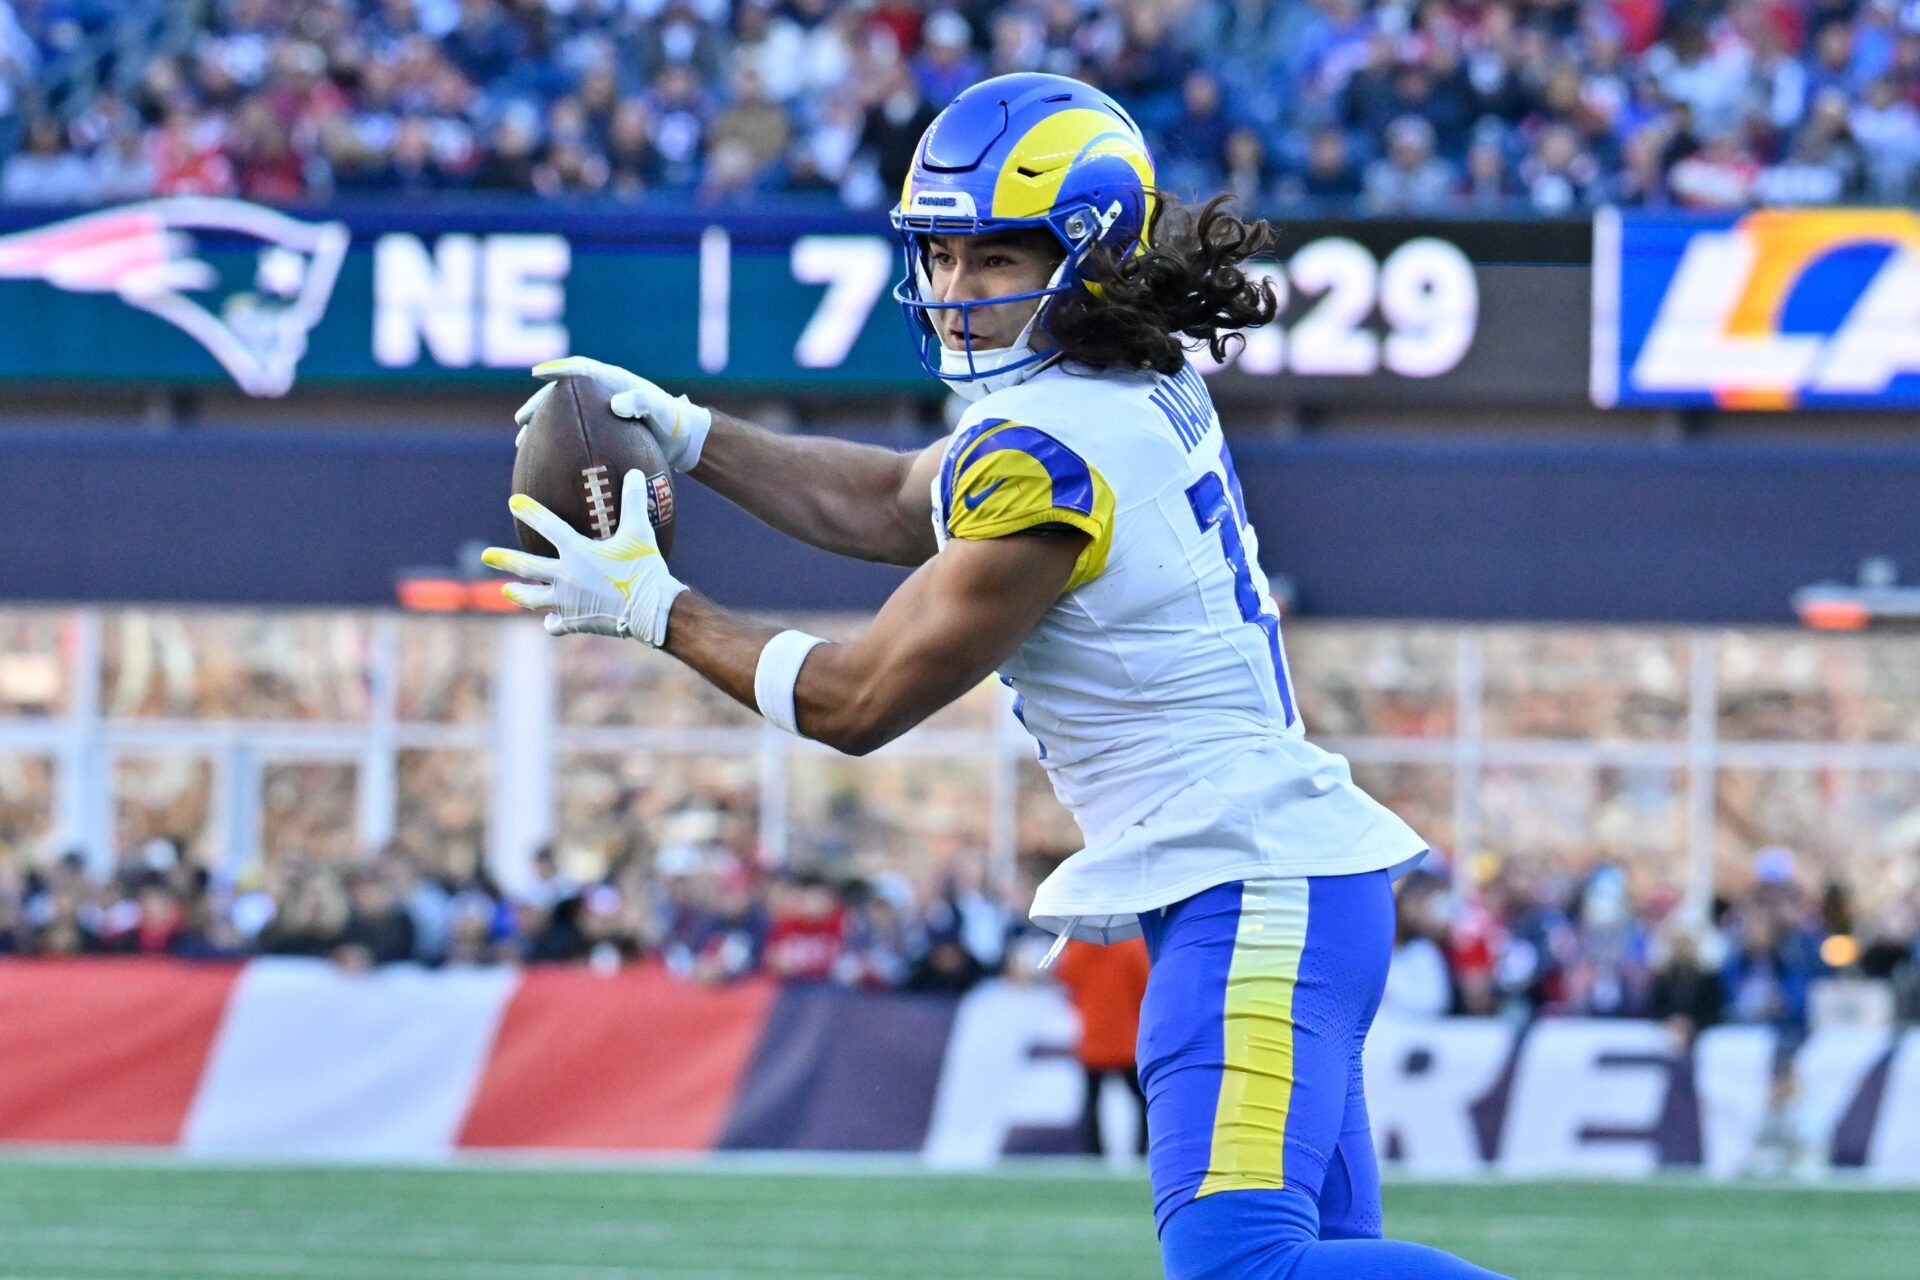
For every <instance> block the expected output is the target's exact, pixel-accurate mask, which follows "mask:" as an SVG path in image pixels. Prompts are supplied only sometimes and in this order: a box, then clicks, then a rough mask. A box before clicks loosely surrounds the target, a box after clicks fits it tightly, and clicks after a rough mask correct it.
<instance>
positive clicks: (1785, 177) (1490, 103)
mask: <svg viewBox="0 0 1920 1280" xmlns="http://www.w3.org/2000/svg"><path fill="white" fill-rule="evenodd" d="M121 7H122V6H118V5H116V4H113V3H110V2H109V0H0V134H4V133H5V132H8V130H6V129H5V128H4V126H5V125H6V124H7V123H8V122H9V120H10V121H11V122H12V128H11V130H10V132H11V133H12V135H13V136H14V139H15V141H14V144H13V154H12V155H11V156H9V157H8V158H6V160H5V162H4V165H0V202H13V203H27V202H34V203H43V204H56V203H57V204H85V203H92V202H98V201H111V200H124V199H131V198H136V197H141V196H146V195H151V194H155V193H158V194H164V195H177V194H223V195H224V194H235V195H240V196H243V197H246V198H248V199H253V200H260V201H266V202H270V203H299V202H311V201H321V200H326V199H330V198H333V197H376V198H377V197H388V198H392V197H405V198H409V199H412V198H417V197H421V196H425V195H437V194H439V193H446V192H472V193H525V192H534V193H538V194H540V195H542V196H546V197H573V198H586V199H611V200H632V199H636V198H639V197H642V196H646V195H648V194H649V193H664V194H666V195H667V196H669V197H670V198H673V199H679V200H686V199H689V198H692V199H697V200H699V201H701V202H703V203H707V204H726V203H729V202H737V201H741V200H748V199H753V198H755V197H757V196H759V195H760V194H761V193H764V192H769V191H779V192H786V193H794V194H797V195H806V194H811V195H814V196H817V197H821V198H823V199H828V200H833V199H837V200H838V201H840V202H843V203H845V204H847V205H851V206H854V207H859V208H870V207H874V206H878V205H882V204H885V203H890V202H891V193H892V192H894V191H896V190H897V189H898V187H899V184H900V181H901V178H902V176H903V174H904V172H905V169H906V166H907V164H908V163H909V161H910V158H911V153H912V148H913V146H914V143H915V140H916V139H917V138H918V136H919V134H920V132H921V130H922V129H923V128H924V127H925V125H926V124H927V123H928V122H929V121H930V120H931V119H932V117H933V115H934V113H935V112H936V111H938V110H939V108H940V107H941V106H943V105H944V104H945V103H946V102H947V101H948V100H950V99H951V98H952V97H953V95H954V94H955V93H957V92H958V91H959V90H960V89H961V88H963V87H965V86H966V85H968V84H970V83H972V82H973V81H975V80H977V79H979V78H982V77H984V76H987V75H992V74H997V73H1001V72H1010V71H1023V70H1045V71H1053V72H1062V73H1066V74H1070V75H1075V76H1078V77H1081V78H1082V79H1085V80H1087V81H1090V82H1092V83H1094V84H1097V85H1099V86H1101V87H1103V88H1105V89H1107V90H1109V91H1111V92H1112V93H1114V94H1115V95H1116V96H1117V97H1118V98H1119V99H1120V100H1121V101H1122V102H1124V103H1125V104H1127V106H1128V107H1129V109H1130V110H1132V111H1133V112H1134V114H1135V115H1136V117H1137V118H1138V120H1139V122H1140V123H1141V125H1142V126H1143V128H1144V129H1145V130H1146V132H1147V134H1148V136H1149V139H1150V141H1151V143H1152V145H1153V147H1154V150H1155V153H1156V155H1157V156H1158V158H1159V162H1160V169H1161V174H1160V177H1161V181H1162V184H1163V185H1164V186H1166V187H1168V188H1170V189H1172V190H1175V191H1178V192H1182V193H1187V194H1192V193H1196V192H1197V193H1210V192H1212V191H1215V190H1220V189H1228V190H1231V191H1233V192H1235V193H1237V194H1239V195H1240V196H1242V197H1244V198H1245V199H1246V200H1248V201H1249V202H1250V203H1251V204H1253V205H1254V206H1255V207H1257V208H1261V209H1265V210H1288V209H1299V208H1305V207H1315V206H1319V205H1326V206H1329V207H1335V208H1349V207H1356V206H1357V207H1359V208H1362V209H1365V210H1368V211H1373V212H1383V213H1390V212H1406V213H1448V212H1457V213H1496V212H1512V211H1533V212H1537V213H1541V214H1568V213H1577V212H1578V211H1580V210H1583V209H1586V208H1589V207H1592V206H1594V205H1597V204H1600V203H1603V202H1614V203H1620V204H1626V205H1639V206H1654V207H1666V206H1674V207H1687V208H1703V209H1730V208H1740V207H1743V206H1748V205H1752V204H1759V203H1773V204H1812V203H1831V202H1838V201H1849V200H1872V201H1884V202H1889V203H1904V202H1906V201H1908V200H1909V199H1911V198H1912V196H1913V195H1914V192H1915V174H1916V168H1917V167H1920V4H1915V3H1913V2H1912V0H1417V2H1416V0H1134V2H1132V3H1111V2H1097V0H1008V2H1006V3H991V4H990V3H986V2H985V0H925V2H924V3H923V2H922V0H209V2H208V3H205V4H204V5H203V6H201V7H202V8H203V10H204V12H203V14H202V17H201V19H200V21H199V22H198V23H197V24H195V25H194V26H193V27H192V28H191V30H192V31H193V34H192V35H191V36H190V37H189V38H187V39H185V40H179V41H174V42H173V43H171V44H167V45H163V47H161V48H159V49H157V50H156V51H155V52H154V53H153V56H151V57H150V59H149V60H147V61H146V62H145V63H144V64H143V65H141V66H138V67H121V68H117V69H115V73H114V74H110V75H109V76H107V77H106V78H105V83H106V84H108V85H109V86H110V87H108V88H104V89H101V90H99V91H97V92H95V93H94V94H92V96H91V97H85V96H84V95H83V100H79V101H74V102H71V104H70V105H69V104H68V102H67V99H64V98H63V99H60V102H61V103H62V109H61V110H58V111H55V110H49V109H47V108H46V106H45V105H44V103H45V102H47V101H50V100H51V99H49V97H48V95H47V93H46V92H45V90H46V89H47V88H48V87H49V86H50V85H51V84H52V83H53V82H54V81H56V80H58V79H59V78H60V77H62V76H63V75H64V76H67V77H68V78H71V71H72V68H73V67H74V65H75V64H76V63H78V62H82V61H84V59H80V58H79V57H78V56H77V55H76V53H75V51H76V50H81V49H85V48H86V47H87V42H88V40H89V39H90V38H93V37H95V36H96V35H97V33H98V32H100V31H101V30H102V29H104V28H105V27H107V26H108V25H110V24H111V22H113V21H114V20H115V14H116V11H117V10H119V9H120V8H121ZM123 81H124V88H121V87H119V86H120V85H121V84H122V82H123Z"/></svg>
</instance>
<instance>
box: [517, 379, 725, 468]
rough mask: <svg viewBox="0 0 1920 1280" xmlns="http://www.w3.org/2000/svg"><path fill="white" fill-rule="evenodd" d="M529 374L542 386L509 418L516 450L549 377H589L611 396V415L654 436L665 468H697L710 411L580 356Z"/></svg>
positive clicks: (547, 391) (547, 390)
mask: <svg viewBox="0 0 1920 1280" xmlns="http://www.w3.org/2000/svg"><path fill="white" fill-rule="evenodd" d="M533 376H534V377H536V378H539V379H541V380H542V381H544V382H546V383H547V385H546V386H544V387H542V388H540V389H539V390H538V391H536V392H534V393H533V396H532V398H531V399H529V400H528V401H527V402H526V403H525V404H523V405H521V406H520V411H519V412H518V413H516V414H514V415H513V420H514V421H515V422H517V423H519V424H520V435H516V436H515V437H514V438H513V443H514V447H515V448H518V447H519V446H520V436H521V435H525V434H526V430H527V423H529V422H531V421H532V420H533V415H534V413H535V411H536V410H538V409H539V407H540V402H541V401H542V400H543V399H545V398H546V397H547V396H548V395H549V394H550V393H551V392H552V391H553V379H555V378H591V379H592V380H593V381H594V382H595V383H597V384H598V385H599V387H600V389H601V390H602V391H605V392H606V393H607V394H608V395H609V396H612V397H613V404H612V408H613V411H614V412H615V413H616V414H618V415H619V416H620V417H622V418H631V419H633V420H634V421H635V422H639V423H642V424H644V425H645V426H646V428H647V430H648V431H651V432H652V433H653V438H654V439H655V440H657V441H659V442H660V451H661V452H662V453H663V454H665V455H666V458H667V465H668V466H670V467H672V468H673V469H674V470H675V471H691V470H693V469H694V467H696V466H698V465H699V463H700V447H701V446H702V445H704V444H705V443H706V442H707V432H708V431H709V430H711V429H712V427H713V413H712V411H711V410H708V409H703V408H701V407H700V406H699V405H697V404H695V403H693V401H691V400H689V399H687V398H686V397H685V396H670V395H668V394H667V393H666V392H665V391H663V390H661V388H660V387H659V386H657V385H655V384H654V383H652V382H649V381H648V380H647V379H645V378H643V377H641V376H640V375H639V374H637V373H629V372H628V371H627V370H625V369H622V368H620V367H619V366H618V365H611V364H604V363H602V362H601V361H598V360H589V359H587V358H586V357H585V356H567V357H566V358H565V359H562V360H549V361H547V362H546V363H545V364H537V365H535V366H533Z"/></svg>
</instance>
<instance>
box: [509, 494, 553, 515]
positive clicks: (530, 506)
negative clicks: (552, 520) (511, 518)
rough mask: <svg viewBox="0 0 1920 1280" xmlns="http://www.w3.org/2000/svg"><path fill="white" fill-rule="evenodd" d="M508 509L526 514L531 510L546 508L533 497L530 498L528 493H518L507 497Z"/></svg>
mask: <svg viewBox="0 0 1920 1280" xmlns="http://www.w3.org/2000/svg"><path fill="white" fill-rule="evenodd" d="M507 510H509V511H511V512H513V514H515V515H517V516H519V515H525V514H527V513H528V512H530V511H543V510H545V508H544V507H542V506H541V505H540V504H539V503H538V502H535V501H534V500H533V499H532V498H529V497H528V496H527V495H526V494H524V493H516V494H514V495H513V496H512V497H511V498H508V499H507Z"/></svg>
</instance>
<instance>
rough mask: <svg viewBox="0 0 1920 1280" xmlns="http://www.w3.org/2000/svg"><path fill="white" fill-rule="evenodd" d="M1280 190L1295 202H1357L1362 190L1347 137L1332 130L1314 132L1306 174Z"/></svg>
mask: <svg viewBox="0 0 1920 1280" xmlns="http://www.w3.org/2000/svg"><path fill="white" fill-rule="evenodd" d="M1283 189H1284V190H1285V191H1286V192H1287V193H1288V194H1289V195H1290V196H1292V197H1293V198H1295V199H1305V200H1315V201H1327V202H1343V201H1348V200H1355V199H1358V198H1359V196H1360V193H1361V191H1362V190H1363V189H1364V188H1363V185H1362V182H1361V178H1360V170H1359V169H1358V168H1357V167H1356V166H1355V164H1354V161H1353V151H1352V148H1351V147H1350V146H1349V144H1348V142H1347V135H1346V134H1345V133H1343V132H1342V131H1340V130H1339V129H1335V128H1332V127H1328V128H1324V129H1321V130H1319V131H1318V132H1316V133H1315V134H1314V135H1313V143H1312V146H1311V148H1310V149H1309V150H1308V152H1307V164H1306V171H1305V172H1304V173H1303V174H1301V175H1300V177H1299V178H1298V179H1296V180H1293V181H1290V182H1288V183H1287V184H1285V186H1284V188H1283Z"/></svg>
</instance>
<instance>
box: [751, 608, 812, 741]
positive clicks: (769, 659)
mask: <svg viewBox="0 0 1920 1280" xmlns="http://www.w3.org/2000/svg"><path fill="white" fill-rule="evenodd" d="M825 643H826V641H825V640H823V639H821V638H820V637H819V636H810V635H808V634H807V633H806V632H804V631H782V632H781V633H780V634H779V635H777V636H775V637H774V638H773V639H771V640H769V641H767V647H766V648H764V649H762V650H761V651H760V663H759V665H758V666H756V667H755V668H754V669H753V700H754V703H755V704H756V705H758V706H759V708H760V714H761V715H763V716H765V717H766V718H767V719H768V720H770V721H772V722H773V723H774V724H776V725H778V726H780V727H781V728H782V729H785V730H786V731H787V732H788V733H793V734H797V733H799V732H800V726H799V724H798V723H797V720H796V716H795V713H794V710H793V686H794V685H795V684H796V683H797V682H798V681H799V679H800V667H801V665H802V664H803V663H805V662H806V660H807V655H808V654H810V653H812V652H813V646H815V645H817V644H825Z"/></svg>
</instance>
